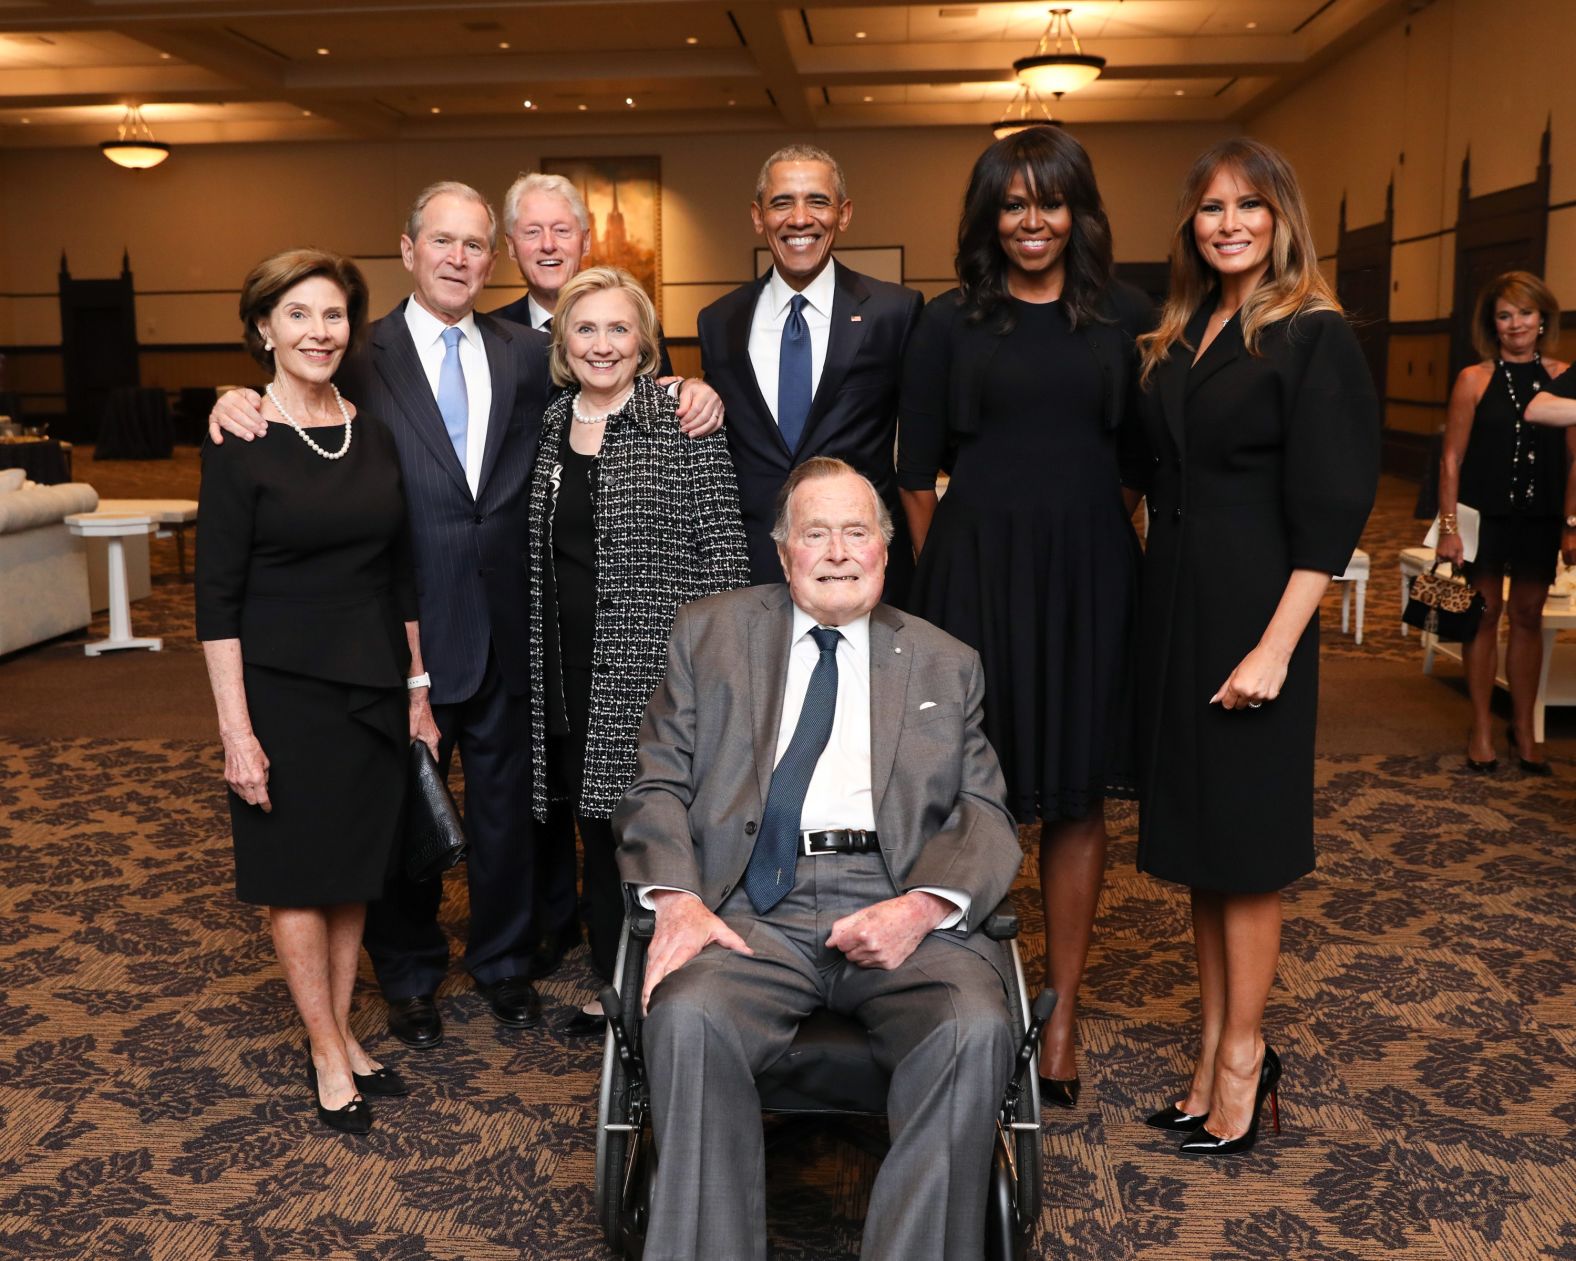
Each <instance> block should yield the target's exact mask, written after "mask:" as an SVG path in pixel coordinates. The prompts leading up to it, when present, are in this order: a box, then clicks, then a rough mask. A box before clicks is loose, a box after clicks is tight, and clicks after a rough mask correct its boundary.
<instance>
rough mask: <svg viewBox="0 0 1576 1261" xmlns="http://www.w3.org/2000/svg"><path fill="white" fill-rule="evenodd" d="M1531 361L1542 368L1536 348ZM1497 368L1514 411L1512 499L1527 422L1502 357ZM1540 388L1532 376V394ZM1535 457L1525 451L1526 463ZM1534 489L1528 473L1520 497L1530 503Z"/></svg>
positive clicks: (1534, 453)
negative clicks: (1524, 427) (1524, 428)
mask: <svg viewBox="0 0 1576 1261" xmlns="http://www.w3.org/2000/svg"><path fill="white" fill-rule="evenodd" d="M1532 362H1533V364H1534V365H1535V366H1536V369H1537V370H1541V369H1542V368H1543V356H1542V355H1540V354H1539V353H1538V352H1537V351H1536V350H1534V351H1533V352H1532ZM1499 370H1500V372H1501V373H1502V374H1503V375H1504V377H1505V391H1506V393H1508V394H1509V395H1510V405H1511V407H1513V408H1515V411H1516V431H1515V432H1516V445H1515V449H1514V450H1513V451H1512V452H1511V455H1510V469H1511V473H1510V479H1511V487H1510V494H1511V498H1512V499H1514V498H1515V496H1516V485H1515V483H1516V470H1517V469H1518V468H1520V467H1521V436H1522V432H1523V426H1525V424H1526V423H1527V422H1526V420H1525V419H1524V418H1523V417H1522V411H1523V410H1524V408H1523V406H1522V402H1521V400H1520V399H1519V398H1517V397H1516V383H1515V382H1514V381H1512V380H1511V378H1510V365H1509V364H1508V363H1506V362H1505V361H1504V359H1503V358H1502V359H1501V360H1500V361H1499ZM1542 388H1543V382H1542V381H1539V380H1538V379H1537V378H1536V377H1534V378H1533V380H1532V392H1533V394H1536V393H1537V392H1538V391H1539V390H1541V389H1542ZM1527 401H1528V402H1531V401H1532V400H1531V399H1528V400H1527ZM1537 458H1538V454H1537V452H1536V451H1528V452H1527V463H1529V464H1531V463H1533V462H1534V461H1536V460H1537ZM1536 490H1537V483H1536V482H1535V481H1534V480H1533V475H1532V474H1531V473H1529V474H1528V475H1527V485H1526V489H1525V490H1524V491H1523V492H1522V497H1523V498H1524V499H1526V501H1527V502H1528V503H1531V502H1532V498H1533V495H1534V494H1535V493H1536Z"/></svg>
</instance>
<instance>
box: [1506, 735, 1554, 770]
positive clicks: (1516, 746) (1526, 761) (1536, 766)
mask: <svg viewBox="0 0 1576 1261" xmlns="http://www.w3.org/2000/svg"><path fill="white" fill-rule="evenodd" d="M1505 738H1506V739H1507V740H1509V741H1510V751H1511V752H1512V753H1514V754H1515V755H1516V765H1518V766H1519V767H1521V773H1522V774H1523V775H1544V776H1547V775H1553V774H1554V768H1553V767H1552V766H1550V765H1549V764H1548V762H1546V761H1545V762H1534V761H1532V760H1531V759H1530V758H1527V757H1524V756H1522V752H1521V742H1520V741H1519V740H1517V739H1516V729H1515V728H1514V727H1506V728H1505Z"/></svg>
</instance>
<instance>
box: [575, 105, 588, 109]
mask: <svg viewBox="0 0 1576 1261" xmlns="http://www.w3.org/2000/svg"><path fill="white" fill-rule="evenodd" d="M575 108H576V109H589V108H590V106H589V105H577V106H575Z"/></svg>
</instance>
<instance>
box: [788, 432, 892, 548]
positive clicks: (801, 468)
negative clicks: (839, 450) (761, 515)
mask: <svg viewBox="0 0 1576 1261" xmlns="http://www.w3.org/2000/svg"><path fill="white" fill-rule="evenodd" d="M845 473H846V474H848V475H850V476H852V477H857V478H858V479H859V480H860V481H862V482H863V483H864V484H865V489H866V490H868V491H869V492H870V499H871V502H873V503H874V504H875V506H876V525H877V527H878V528H879V529H880V530H881V541H882V542H883V543H887V544H890V543H891V542H892V534H893V527H892V513H891V510H890V509H888V508H887V506H886V500H884V499H882V498H881V495H880V493H879V492H878V491H877V490H876V488H875V483H874V482H872V481H871V480H870V479H869V478H868V477H866V476H865V475H864V474H863V473H861V472H860V471H859V470H858V469H856V468H855V467H854V466H853V465H852V464H850V463H849V462H848V461H847V460H839V459H837V458H836V457H835V456H830V455H817V456H812V457H811V458H810V459H808V460H806V461H805V462H804V463H803V464H799V465H796V466H795V467H794V470H793V472H791V473H789V474H788V480H787V481H785V482H784V483H783V488H782V489H781V490H780V491H778V492H777V519H776V520H775V521H773V522H772V542H774V543H776V544H778V545H779V546H781V545H782V544H784V543H786V542H787V541H788V536H789V535H790V534H791V533H793V496H794V492H795V491H796V490H798V489H799V487H801V486H802V485H804V484H805V483H806V482H817V481H821V480H823V479H825V478H828V477H842V476H843V475H844V474H845Z"/></svg>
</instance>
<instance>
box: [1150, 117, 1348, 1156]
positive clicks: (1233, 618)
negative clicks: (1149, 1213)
mask: <svg viewBox="0 0 1576 1261" xmlns="http://www.w3.org/2000/svg"><path fill="white" fill-rule="evenodd" d="M1139 344H1140V347H1141V349H1142V351H1143V374H1144V383H1145V387H1146V390H1145V394H1144V421H1145V430H1146V432H1147V435H1148V440H1149V444H1150V448H1151V449H1152V450H1153V452H1154V453H1155V456H1156V458H1155V461H1154V463H1153V465H1152V466H1151V467H1152V474H1153V481H1152V483H1151V485H1150V486H1149V487H1148V495H1149V513H1150V529H1149V538H1148V544H1147V547H1146V550H1145V554H1144V571H1143V594H1142V600H1141V604H1140V616H1139V621H1138V626H1139V654H1138V680H1139V722H1140V728H1139V731H1140V742H1139V749H1140V756H1141V769H1142V774H1141V782H1142V785H1143V796H1142V798H1141V806H1140V822H1139V842H1138V866H1139V869H1140V870H1142V871H1147V872H1149V873H1151V874H1152V875H1156V876H1159V877H1161V878H1162V879H1165V880H1174V881H1176V882H1178V883H1180V884H1185V885H1187V886H1188V887H1189V888H1190V889H1191V890H1192V910H1193V941H1194V948H1195V952H1196V955H1197V965H1198V977H1199V996H1200V1004H1201V1005H1200V1013H1201V1025H1202V1029H1201V1033H1200V1039H1199V1051H1198V1059H1197V1061H1196V1063H1195V1065H1194V1069H1193V1077H1192V1081H1191V1083H1190V1084H1189V1086H1188V1089H1187V1092H1186V1093H1185V1094H1184V1095H1183V1096H1182V1097H1181V1098H1180V1099H1178V1100H1176V1101H1175V1102H1174V1103H1173V1104H1172V1105H1170V1106H1169V1107H1166V1108H1164V1109H1162V1110H1161V1111H1159V1112H1157V1113H1155V1114H1154V1115H1153V1116H1151V1117H1150V1118H1149V1124H1150V1125H1153V1126H1156V1127H1157V1128H1160V1129H1167V1130H1174V1131H1181V1132H1184V1133H1188V1134H1189V1135H1190V1136H1189V1137H1188V1138H1187V1139H1186V1140H1184V1142H1183V1143H1182V1151H1183V1152H1186V1153H1195V1154H1203V1155H1226V1154H1230V1153H1233V1152H1240V1151H1246V1150H1248V1149H1249V1148H1251V1147H1252V1146H1253V1144H1254V1141H1255V1139H1256V1138H1257V1136H1258V1125H1259V1111H1260V1108H1261V1107H1262V1105H1263V1103H1264V1100H1265V1099H1266V1097H1268V1098H1270V1099H1271V1100H1272V1101H1273V1099H1274V1092H1275V1090H1276V1087H1277V1085H1278V1083H1279V1081H1280V1072H1281V1068H1280V1060H1279V1059H1278V1057H1277V1056H1276V1054H1275V1052H1274V1051H1273V1050H1272V1049H1271V1048H1270V1047H1269V1045H1268V1044H1267V1043H1266V1042H1265V1041H1264V1038H1263V1036H1262V1032H1261V1026H1262V1023H1263V1018H1264V1006H1265V1003H1266V1001H1267V999H1268V997H1269V991H1270V986H1271V985H1272V984H1273V983H1274V980H1275V968H1276V963H1277V961H1278V958H1279V954H1280V927H1281V890H1282V889H1283V888H1285V886H1286V885H1288V884H1290V883H1291V882H1292V881H1293V880H1296V879H1297V878H1298V877H1300V876H1303V875H1306V874H1307V873H1308V872H1309V871H1311V870H1312V869H1313V863H1314V856H1313V757H1314V723H1315V718H1316V715H1317V709H1318V699H1319V677H1318V670H1319V628H1318V616H1317V615H1318V609H1319V600H1320V598H1321V597H1322V596H1323V595H1324V593H1325V590H1326V588H1328V586H1329V584H1330V578H1331V575H1333V574H1338V573H1341V572H1342V571H1344V570H1345V568H1346V565H1347V562H1348V561H1349V560H1350V558H1351V554H1352V549H1353V548H1354V547H1355V546H1356V545H1357V540H1358V536H1359V535H1360V534H1361V533H1362V528H1363V523H1364V521H1365V520H1366V519H1367V516H1368V511H1369V509H1370V508H1371V507H1372V505H1373V500H1374V493H1375V490H1376V488H1377V485H1378V478H1379V406H1378V400H1377V398H1376V397H1375V395H1374V388H1373V382H1372V380H1371V379H1370V377H1369V373H1368V366H1367V364H1366V362H1365V361H1364V359H1363V355H1362V352H1361V350H1360V349H1359V347H1358V345H1357V339H1356V338H1355V337H1354V336H1353V334H1352V331H1351V329H1350V328H1349V327H1348V326H1347V323H1346V320H1345V319H1344V317H1343V316H1342V314H1341V309H1340V306H1339V305H1338V304H1337V303H1336V301H1335V296H1334V294H1333V293H1331V291H1330V288H1329V285H1328V284H1327V283H1326V282H1325V280H1324V278H1323V277H1322V276H1321V275H1320V273H1319V268H1318V262H1317V254H1316V252H1315V250H1314V245H1313V234H1312V231H1311V229H1310V228H1309V226H1308V215H1307V210H1306V208H1305V206H1304V203H1303V198H1302V192H1301V190H1300V189H1299V188H1298V186H1297V179H1296V176H1295V175H1294V174H1293V172H1292V169H1291V167H1290V166H1289V165H1288V164H1287V162H1286V160H1285V159H1284V158H1283V157H1281V155H1280V154H1278V153H1277V152H1275V151H1274V150H1273V149H1271V148H1269V147H1268V146H1267V145H1264V144H1261V143H1259V142H1258V141H1255V140H1248V139H1233V140H1227V141H1223V142H1221V143H1220V144H1217V145H1215V146H1214V147H1213V148H1211V149H1209V150H1208V151H1207V152H1205V153H1204V154H1203V156H1201V157H1200V158H1199V159H1198V161H1197V162H1195V163H1194V165H1193V169H1192V170H1191V171H1190V172H1189V174H1188V176H1187V180H1186V182H1185V184H1184V185H1183V189H1182V197H1181V203H1180V206H1179V214H1178V221H1177V227H1176V233H1175V236H1174V237H1173V240H1172V246H1171V284H1170V291H1169V293H1168V295H1167V298H1166V304H1165V308H1164V310H1163V311H1162V313H1161V317H1160V326H1159V328H1158V329H1156V330H1155V332H1153V333H1151V334H1148V335H1147V336H1145V337H1143V338H1140V339H1139Z"/></svg>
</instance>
